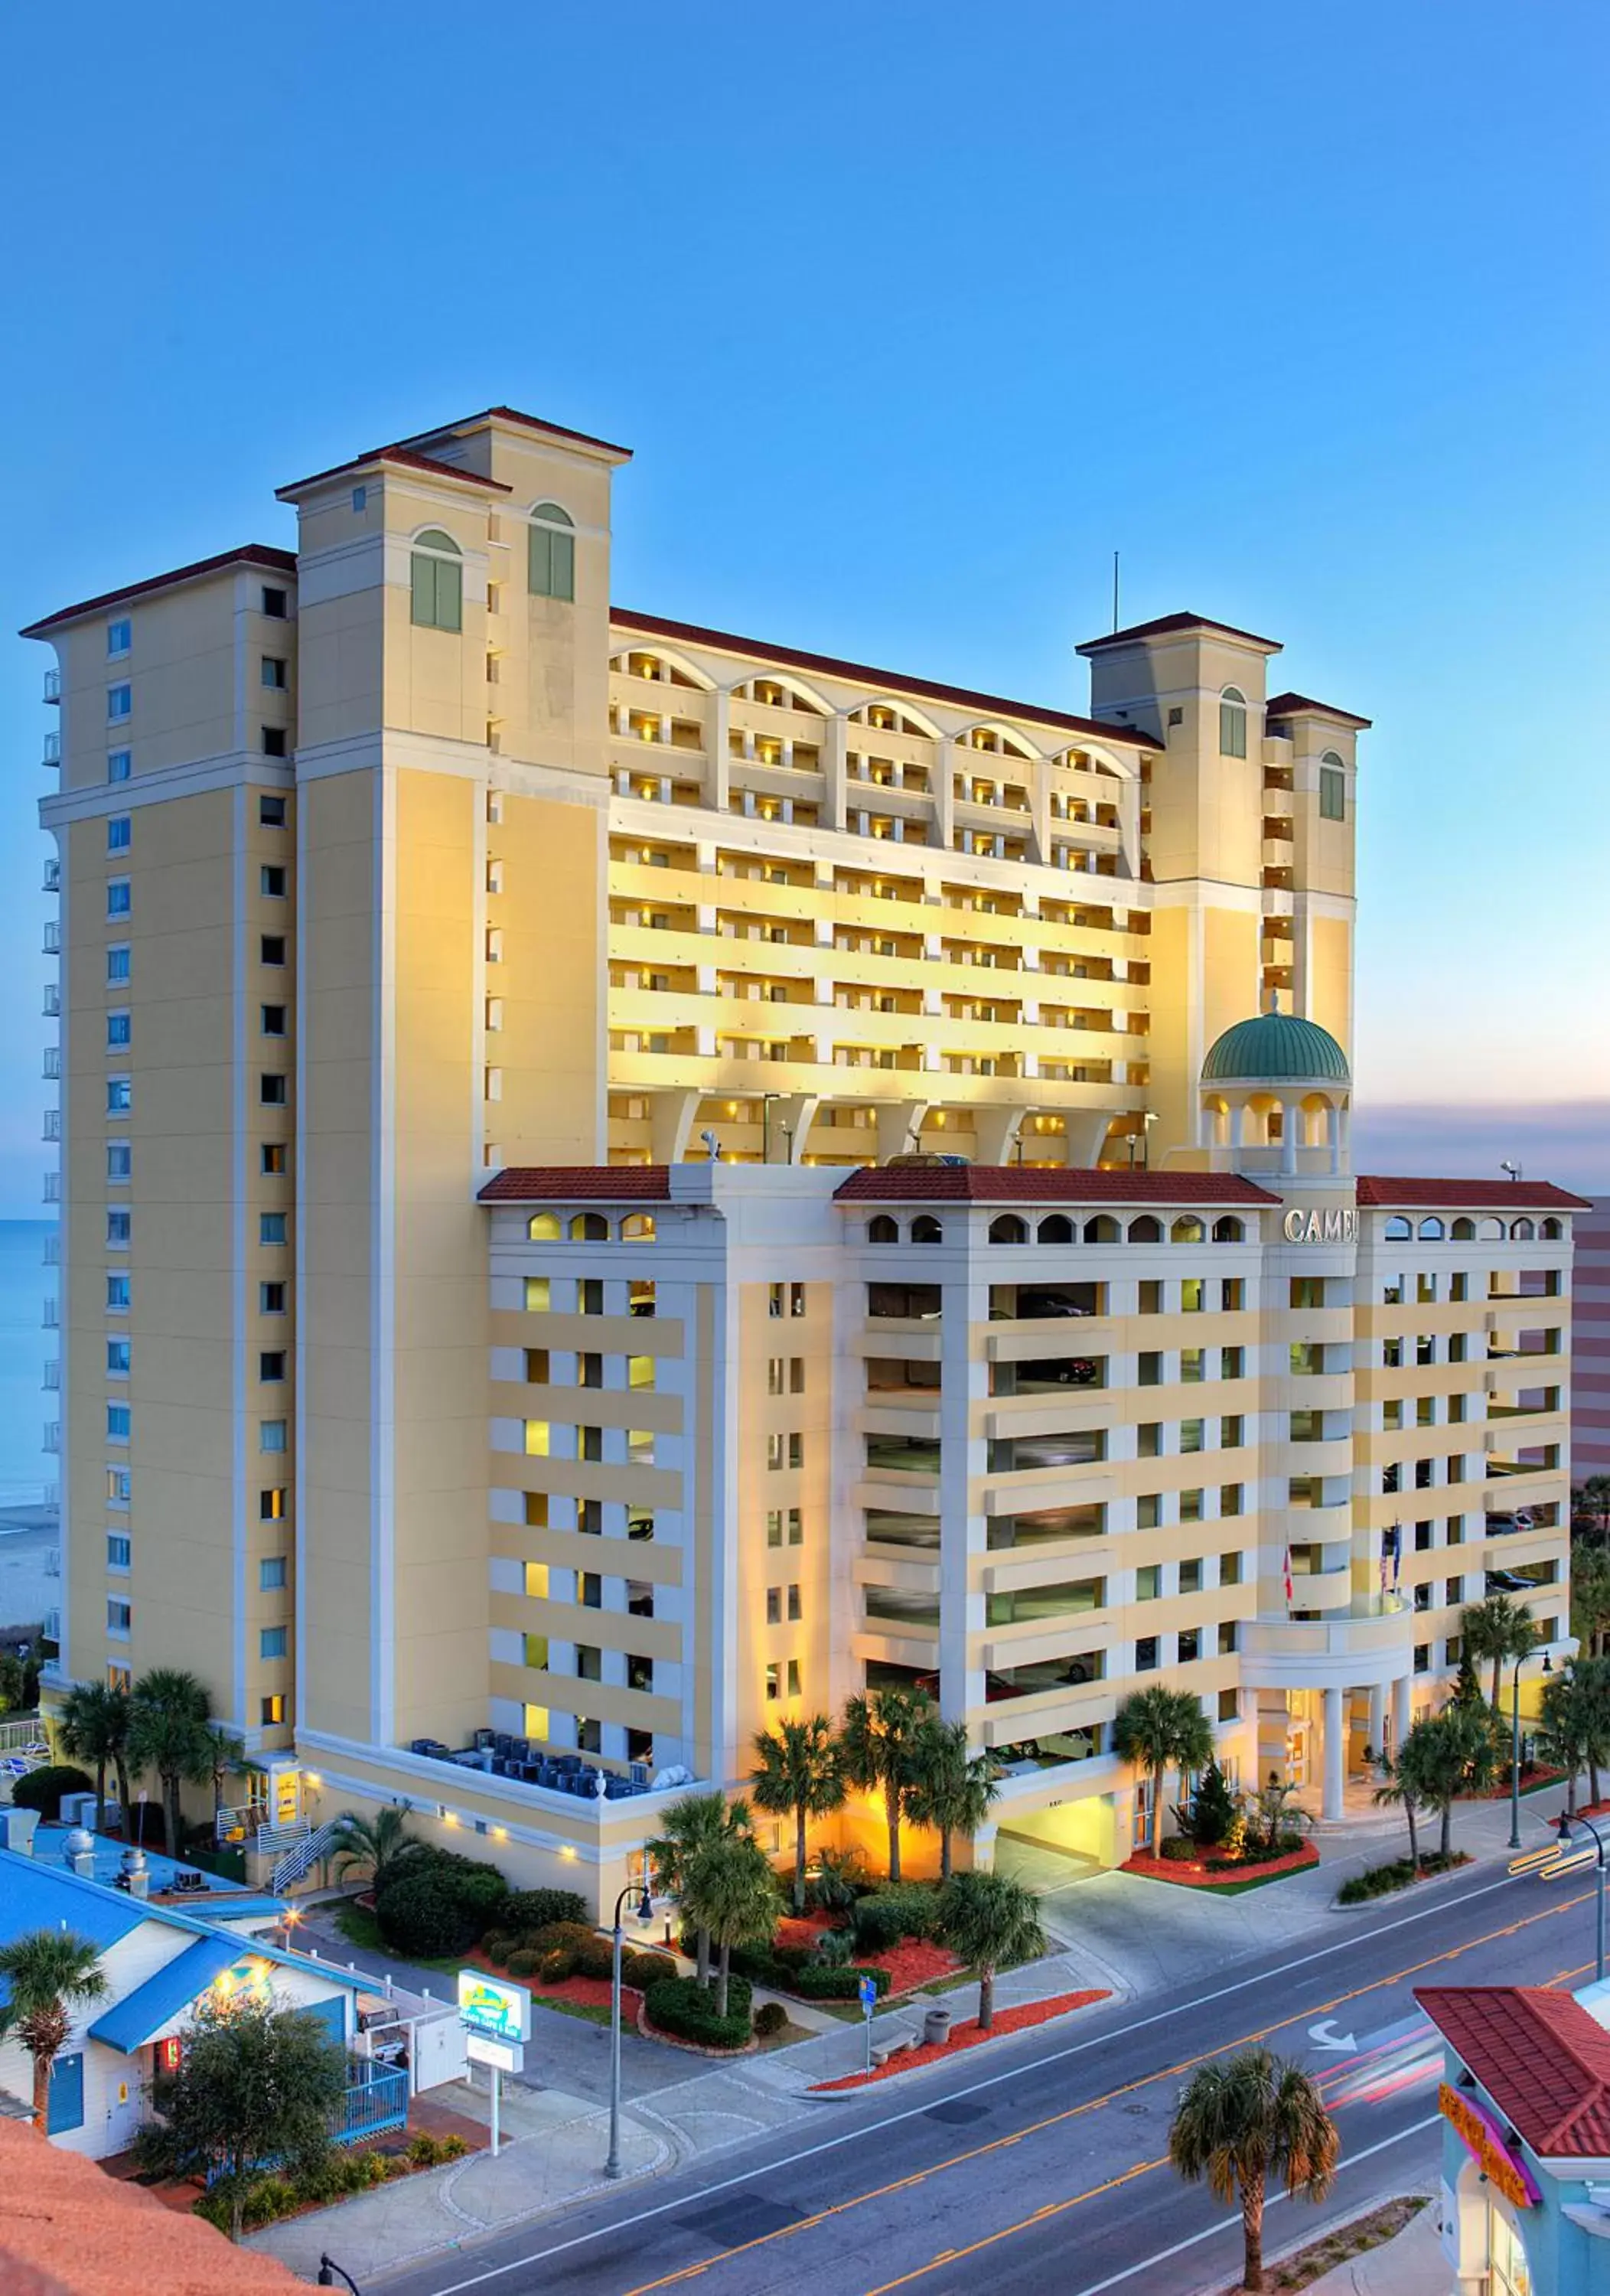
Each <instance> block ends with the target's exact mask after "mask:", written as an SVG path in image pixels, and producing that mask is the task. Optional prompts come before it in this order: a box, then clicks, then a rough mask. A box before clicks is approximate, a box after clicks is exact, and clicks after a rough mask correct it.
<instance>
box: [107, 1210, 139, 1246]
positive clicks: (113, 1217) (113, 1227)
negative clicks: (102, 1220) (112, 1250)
mask: <svg viewBox="0 0 1610 2296" xmlns="http://www.w3.org/2000/svg"><path fill="white" fill-rule="evenodd" d="M133 1232H134V1215H133V1213H132V1212H125V1211H115V1212H108V1213H107V1215H106V1241H107V1242H108V1243H110V1244H113V1245H119V1246H124V1245H127V1242H128V1240H129V1237H130V1235H131V1234H133Z"/></svg>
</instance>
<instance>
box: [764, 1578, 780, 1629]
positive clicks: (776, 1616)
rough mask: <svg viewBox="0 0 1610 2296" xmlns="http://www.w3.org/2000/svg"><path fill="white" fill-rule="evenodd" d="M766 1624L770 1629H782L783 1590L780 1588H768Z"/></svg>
mask: <svg viewBox="0 0 1610 2296" xmlns="http://www.w3.org/2000/svg"><path fill="white" fill-rule="evenodd" d="M766 1624H767V1626H768V1627H780V1625H781V1624H782V1588H781V1587H767V1588H766Z"/></svg>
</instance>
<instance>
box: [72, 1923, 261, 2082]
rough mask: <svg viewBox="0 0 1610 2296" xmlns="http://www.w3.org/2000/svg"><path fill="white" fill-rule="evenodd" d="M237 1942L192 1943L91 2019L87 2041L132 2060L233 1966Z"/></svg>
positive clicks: (239, 1942)
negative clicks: (103, 2044)
mask: <svg viewBox="0 0 1610 2296" xmlns="http://www.w3.org/2000/svg"><path fill="white" fill-rule="evenodd" d="M242 1942H243V1941H242V1940H241V1939H240V1938H222V1937H204V1938H198V1939H196V1941H195V1943H194V1944H193V1945H190V1946H186V1947H185V1948H184V1952H183V1953H180V1954H176V1955H175V1956H174V1958H173V1959H172V1960H171V1961H170V1962H168V1963H166V1964H164V1965H163V1967H162V1968H160V1969H159V1970H158V1972H157V1973H156V1975H155V1976H154V1977H148V1978H147V1979H146V1980H145V1982H144V1984H143V1985H137V1986H135V1989H134V1991H133V1992H132V1993H126V1994H125V1995H124V1997H123V1998H122V2000H121V2001H119V2003H118V2004H117V2005H116V2006H115V2007H113V2008H110V2009H109V2010H108V2011H107V2012H106V2013H105V2015H104V2016H102V2017H97V2018H96V2020H95V2021H94V2024H93V2025H92V2026H91V2027H90V2029H89V2033H90V2038H91V2040H93V2041H104V2042H105V2044H106V2046H107V2047H108V2048H109V2049H120V2050H121V2051H122V2053H123V2054H124V2055H125V2056H126V2057H132V2056H133V2054H134V2053H135V2050H136V2049H143V2047H144V2046H145V2044H146V2043H147V2041H150V2040H152V2039H154V2038H155V2037H156V2035H157V2034H159V2032H160V2031H161V2030H162V2028H163V2027H164V2026H165V2025H167V2024H169V2023H170V2022H171V2021H172V2020H173V2019H174V2018H175V2017H176V2016H177V2015H178V2013H179V2012H180V2010H181V2009H187V2008H188V2007H189V2006H190V2004H191V2003H192V2001H194V2000H195V1999H196V1997H198V1995H200V1994H202V1993H205V1992H206V1990H207V1989H208V1986H209V1985H211V1984H212V1983H213V1982H214V1980H216V1979H217V1978H218V1977H221V1976H222V1975H223V1973H224V1972H225V1970H226V1969H229V1968H232V1967H233V1964H235V1963H236V1962H237V1961H239V1959H240V1958H241V1948H242Z"/></svg>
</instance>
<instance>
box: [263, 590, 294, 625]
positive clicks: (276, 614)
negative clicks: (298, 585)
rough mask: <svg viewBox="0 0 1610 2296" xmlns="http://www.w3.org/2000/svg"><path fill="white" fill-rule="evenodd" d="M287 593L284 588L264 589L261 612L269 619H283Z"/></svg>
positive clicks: (286, 608) (286, 609) (280, 620)
mask: <svg viewBox="0 0 1610 2296" xmlns="http://www.w3.org/2000/svg"><path fill="white" fill-rule="evenodd" d="M288 597H289V593H288V592H287V591H284V590H270V589H265V590H264V592H263V612H264V614H265V616H266V619H268V620H269V621H271V622H282V621H284V620H285V619H286V616H287V612H288V606H287V600H288Z"/></svg>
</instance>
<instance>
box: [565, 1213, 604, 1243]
mask: <svg viewBox="0 0 1610 2296" xmlns="http://www.w3.org/2000/svg"><path fill="white" fill-rule="evenodd" d="M570 1241H571V1242H572V1243H608V1242H609V1221H608V1220H607V1219H606V1218H604V1216H603V1214H602V1212H577V1213H576V1217H575V1218H574V1219H573V1220H572V1221H571V1223H570Z"/></svg>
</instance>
